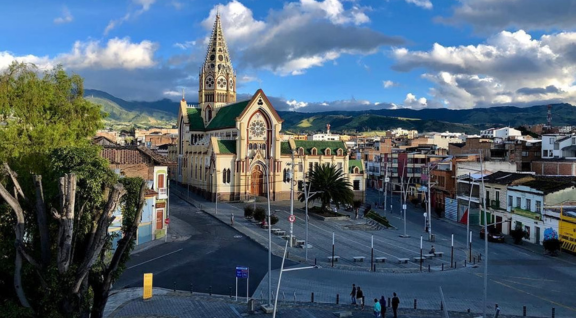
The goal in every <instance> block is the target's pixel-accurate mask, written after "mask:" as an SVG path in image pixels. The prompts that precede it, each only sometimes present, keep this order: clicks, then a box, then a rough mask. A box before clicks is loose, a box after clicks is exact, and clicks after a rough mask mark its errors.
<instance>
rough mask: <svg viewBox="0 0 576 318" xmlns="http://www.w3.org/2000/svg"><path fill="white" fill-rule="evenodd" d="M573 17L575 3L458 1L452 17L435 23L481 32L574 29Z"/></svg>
mask: <svg viewBox="0 0 576 318" xmlns="http://www.w3.org/2000/svg"><path fill="white" fill-rule="evenodd" d="M416 1H420V0H416ZM575 13H576V0H561V1H552V2H550V1H542V0H522V1H518V0H516V1H499V0H460V1H459V5H457V6H456V7H455V8H454V12H453V14H452V16H450V17H442V18H438V19H437V20H438V21H441V22H443V23H447V24H471V25H472V26H473V27H474V28H475V29H476V30H479V31H483V32H485V31H493V30H503V29H509V28H515V29H524V30H554V29H574V28H575V27H576V20H575V19H574V14H575Z"/></svg>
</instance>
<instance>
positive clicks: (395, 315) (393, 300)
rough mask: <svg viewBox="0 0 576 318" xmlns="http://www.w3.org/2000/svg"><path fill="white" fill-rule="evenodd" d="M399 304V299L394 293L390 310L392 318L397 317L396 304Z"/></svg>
mask: <svg viewBox="0 0 576 318" xmlns="http://www.w3.org/2000/svg"><path fill="white" fill-rule="evenodd" d="M399 304H400V299H399V298H398V296H396V293H394V297H392V311H393V312H394V318H398V305H399Z"/></svg>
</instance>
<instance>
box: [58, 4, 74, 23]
mask: <svg viewBox="0 0 576 318" xmlns="http://www.w3.org/2000/svg"><path fill="white" fill-rule="evenodd" d="M72 20H74V17H73V16H72V13H70V10H68V8H67V7H66V6H65V7H64V8H63V9H62V16H61V17H58V18H56V19H54V23H56V24H63V23H70V22H72Z"/></svg>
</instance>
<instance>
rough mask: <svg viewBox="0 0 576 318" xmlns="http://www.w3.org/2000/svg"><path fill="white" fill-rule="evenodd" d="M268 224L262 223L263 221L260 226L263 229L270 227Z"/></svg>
mask: <svg viewBox="0 0 576 318" xmlns="http://www.w3.org/2000/svg"><path fill="white" fill-rule="evenodd" d="M268 226H269V225H268V224H262V223H260V227H261V228H263V229H268Z"/></svg>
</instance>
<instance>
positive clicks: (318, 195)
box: [298, 164, 354, 209]
mask: <svg viewBox="0 0 576 318" xmlns="http://www.w3.org/2000/svg"><path fill="white" fill-rule="evenodd" d="M309 183H310V185H309V189H306V191H308V190H310V193H313V194H312V195H311V196H310V197H309V201H314V200H320V202H322V209H328V208H329V207H330V202H333V203H334V204H335V205H336V207H338V208H339V207H340V205H341V204H352V202H353V200H354V192H353V191H352V184H350V182H349V181H348V178H347V177H346V174H345V173H344V171H342V169H340V168H338V167H336V166H334V165H327V164H325V165H319V166H318V167H316V168H315V169H314V170H313V171H311V173H310V178H309ZM298 199H299V200H300V201H301V202H304V200H305V197H304V192H302V193H300V195H299V196H298Z"/></svg>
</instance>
